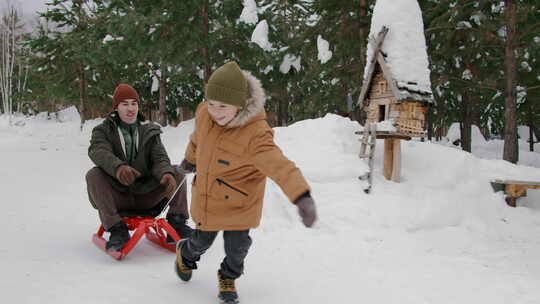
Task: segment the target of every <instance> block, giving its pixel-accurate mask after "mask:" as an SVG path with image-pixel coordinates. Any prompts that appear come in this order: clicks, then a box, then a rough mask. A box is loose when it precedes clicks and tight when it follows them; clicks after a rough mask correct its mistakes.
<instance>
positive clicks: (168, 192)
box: [159, 173, 176, 198]
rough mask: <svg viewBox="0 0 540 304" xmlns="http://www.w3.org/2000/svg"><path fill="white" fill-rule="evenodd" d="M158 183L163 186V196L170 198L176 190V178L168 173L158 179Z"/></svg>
mask: <svg viewBox="0 0 540 304" xmlns="http://www.w3.org/2000/svg"><path fill="white" fill-rule="evenodd" d="M159 183H160V184H162V185H164V186H165V196H166V197H168V198H171V197H172V195H173V194H174V190H176V180H175V179H174V176H172V174H170V173H165V174H163V176H162V177H161V180H160V181H159Z"/></svg>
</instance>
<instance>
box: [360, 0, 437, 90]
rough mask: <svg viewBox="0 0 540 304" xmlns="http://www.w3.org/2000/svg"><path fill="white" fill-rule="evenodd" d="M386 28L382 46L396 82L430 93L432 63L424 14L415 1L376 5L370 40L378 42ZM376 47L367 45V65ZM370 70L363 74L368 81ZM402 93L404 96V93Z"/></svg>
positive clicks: (396, 1) (377, 3) (401, 0)
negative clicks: (427, 44)
mask: <svg viewBox="0 0 540 304" xmlns="http://www.w3.org/2000/svg"><path fill="white" fill-rule="evenodd" d="M383 26H386V27H388V28H389V29H390V30H389V31H388V33H387V34H386V37H385V39H384V43H383V45H382V48H381V50H382V52H383V53H384V54H386V58H385V60H386V62H387V65H388V67H389V69H390V71H391V73H392V76H393V78H394V79H395V80H396V81H398V82H400V83H403V84H404V87H408V84H409V83H411V84H412V83H416V85H413V86H414V88H410V89H411V90H421V91H423V92H431V82H430V79H429V74H430V71H429V62H428V56H427V50H426V39H425V37H424V23H423V21H422V11H421V10H420V6H419V5H418V2H417V1H416V0H394V1H377V2H376V4H375V7H374V9H373V18H372V20H371V29H370V32H369V36H370V37H374V38H376V37H377V36H378V34H379V32H380V30H381V29H382V27H383ZM373 50H374V45H373V44H372V43H369V44H368V47H367V53H366V54H367V61H366V62H371V60H372V58H373V56H374V53H373ZM367 72H368V66H366V69H365V71H364V78H366V77H367ZM402 93H404V92H403V91H402Z"/></svg>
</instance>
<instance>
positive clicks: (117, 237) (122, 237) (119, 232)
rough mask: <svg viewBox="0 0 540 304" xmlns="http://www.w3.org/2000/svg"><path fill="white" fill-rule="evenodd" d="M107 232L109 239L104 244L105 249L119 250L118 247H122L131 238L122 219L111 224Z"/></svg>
mask: <svg viewBox="0 0 540 304" xmlns="http://www.w3.org/2000/svg"><path fill="white" fill-rule="evenodd" d="M109 232H110V234H111V235H110V236H109V240H108V241H107V244H106V245H105V249H107V251H109V250H111V251H120V249H122V248H123V247H124V245H125V244H126V243H127V242H128V241H129V239H130V238H131V236H130V235H129V229H128V226H127V225H126V223H124V222H123V221H120V222H118V223H116V224H114V225H112V227H111V228H110V229H109Z"/></svg>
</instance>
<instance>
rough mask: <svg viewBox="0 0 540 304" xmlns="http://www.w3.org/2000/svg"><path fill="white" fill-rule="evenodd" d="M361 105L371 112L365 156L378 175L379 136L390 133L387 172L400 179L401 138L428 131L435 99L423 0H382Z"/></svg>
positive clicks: (375, 12)
mask: <svg viewBox="0 0 540 304" xmlns="http://www.w3.org/2000/svg"><path fill="white" fill-rule="evenodd" d="M369 37H370V40H369V43H368V45H367V52H366V55H367V58H366V66H365V70H364V79H363V82H362V88H361V90H360V95H359V97H358V105H359V106H360V108H361V109H363V110H364V111H365V112H366V113H367V121H366V124H365V125H364V128H363V130H361V131H358V132H356V134H361V135H363V138H361V139H360V141H361V142H362V144H361V147H360V153H359V157H360V158H367V159H369V162H368V165H369V172H368V174H366V175H363V176H360V177H359V178H360V179H367V180H368V185H369V186H368V188H366V189H364V191H366V192H369V189H371V184H372V177H373V174H372V173H373V155H374V151H375V145H376V142H377V141H376V140H374V138H376V139H384V163H383V175H384V177H385V178H386V179H387V180H392V181H394V182H399V181H400V178H401V140H410V139H411V138H412V137H424V136H426V133H427V132H426V116H427V111H428V109H429V106H430V105H431V104H433V102H434V99H433V93H432V91H431V82H430V76H429V75H430V71H429V61H428V56H427V49H426V42H425V37H424V28H423V21H422V12H421V10H420V6H419V5H418V2H417V0H400V1H382V0H380V1H377V2H376V4H375V7H374V9H373V17H372V20H371V29H370V35H369Z"/></svg>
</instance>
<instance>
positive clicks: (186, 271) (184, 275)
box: [174, 240, 197, 282]
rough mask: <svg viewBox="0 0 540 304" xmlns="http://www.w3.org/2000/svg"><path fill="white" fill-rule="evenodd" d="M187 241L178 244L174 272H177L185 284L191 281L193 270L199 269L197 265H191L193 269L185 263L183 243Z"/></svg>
mask: <svg viewBox="0 0 540 304" xmlns="http://www.w3.org/2000/svg"><path fill="white" fill-rule="evenodd" d="M186 241H187V240H183V241H180V242H178V243H176V261H175V262H174V270H176V274H177V275H178V277H179V278H180V279H181V280H182V281H184V282H187V281H189V280H191V275H192V274H193V269H196V268H197V266H196V265H190V266H193V267H189V266H187V265H186V263H185V262H184V258H183V257H182V243H184V242H186Z"/></svg>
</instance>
